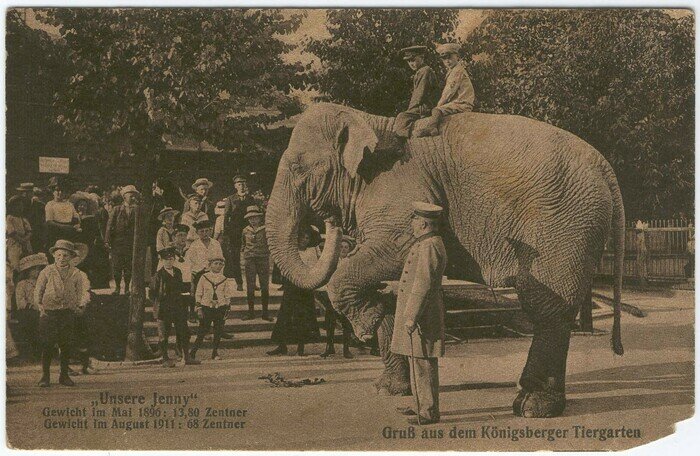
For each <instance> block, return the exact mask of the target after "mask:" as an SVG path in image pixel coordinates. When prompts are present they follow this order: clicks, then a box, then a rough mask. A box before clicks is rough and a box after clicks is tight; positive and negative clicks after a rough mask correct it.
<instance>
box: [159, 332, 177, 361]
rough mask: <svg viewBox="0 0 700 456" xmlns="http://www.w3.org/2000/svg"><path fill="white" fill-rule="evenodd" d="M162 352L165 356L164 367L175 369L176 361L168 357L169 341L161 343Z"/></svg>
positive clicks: (165, 340)
mask: <svg viewBox="0 0 700 456" xmlns="http://www.w3.org/2000/svg"><path fill="white" fill-rule="evenodd" d="M160 351H161V353H162V354H163V367H175V360H172V359H170V357H169V356H168V339H163V340H162V341H160Z"/></svg>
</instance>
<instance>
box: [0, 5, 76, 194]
mask: <svg viewBox="0 0 700 456" xmlns="http://www.w3.org/2000/svg"><path fill="white" fill-rule="evenodd" d="M6 17H7V20H6V24H7V30H6V32H7V33H6V41H5V46H6V49H7V66H6V79H5V83H6V106H7V111H6V112H7V124H6V126H7V135H6V148H7V150H8V160H7V163H6V164H7V170H6V171H7V177H8V179H7V185H8V189H10V188H13V187H14V184H17V181H16V179H20V176H25V177H24V178H25V179H26V174H27V171H28V169H32V170H34V169H36V168H35V167H36V159H35V157H33V156H31V154H32V153H37V151H45V150H52V151H53V150H55V149H56V148H57V147H59V146H58V145H57V141H56V139H57V138H60V137H61V135H62V132H61V129H60V128H59V127H58V126H57V125H55V124H54V123H53V122H52V115H53V113H52V110H51V104H52V101H53V94H54V92H55V89H56V88H57V86H58V84H57V80H58V79H61V78H63V77H65V76H66V74H65V70H66V65H64V64H63V62H64V61H65V47H63V46H61V45H60V43H56V42H54V41H53V40H52V39H51V37H50V36H49V34H48V33H46V32H45V31H43V30H37V29H33V28H31V27H29V26H28V25H27V23H26V21H25V15H24V12H23V11H22V10H18V9H9V10H8V11H7V16H6ZM13 156H14V157H13ZM18 157H21V159H17V158H18ZM27 162H31V163H27Z"/></svg>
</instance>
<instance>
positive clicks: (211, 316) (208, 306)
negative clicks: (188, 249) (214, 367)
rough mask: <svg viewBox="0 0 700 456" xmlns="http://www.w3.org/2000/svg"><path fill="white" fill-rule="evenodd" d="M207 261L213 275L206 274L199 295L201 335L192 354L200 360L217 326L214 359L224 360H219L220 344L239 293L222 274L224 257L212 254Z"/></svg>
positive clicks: (198, 310) (203, 275) (196, 295)
mask: <svg viewBox="0 0 700 456" xmlns="http://www.w3.org/2000/svg"><path fill="white" fill-rule="evenodd" d="M207 261H208V262H209V271H207V272H205V273H204V274H202V276H201V278H200V280H199V283H198V284H197V290H196V292H195V302H196V303H197V314H198V317H199V331H198V333H197V339H196V340H195V341H194V345H193V346H192V351H191V352H190V358H192V359H194V358H195V357H196V355H197V350H198V349H199V346H200V345H201V344H202V341H203V340H204V336H205V335H206V334H207V332H208V331H209V327H210V326H211V325H212V324H213V325H214V343H213V349H212V352H211V359H221V358H220V357H219V344H220V342H221V336H222V335H223V332H224V325H225V323H226V317H227V315H228V312H229V310H230V309H231V305H232V304H233V297H234V293H235V292H234V290H233V285H232V283H231V279H227V278H226V276H224V274H223V273H222V270H223V268H224V256H223V255H222V254H221V252H214V251H212V252H209V253H208V255H207Z"/></svg>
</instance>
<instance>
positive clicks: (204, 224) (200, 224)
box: [192, 219, 211, 230]
mask: <svg viewBox="0 0 700 456" xmlns="http://www.w3.org/2000/svg"><path fill="white" fill-rule="evenodd" d="M192 226H193V227H194V229H195V230H201V229H204V228H211V221H209V220H208V219H207V220H197V221H196V222H194V224H192Z"/></svg>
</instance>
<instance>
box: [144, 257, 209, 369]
mask: <svg viewBox="0 0 700 456" xmlns="http://www.w3.org/2000/svg"><path fill="white" fill-rule="evenodd" d="M158 256H159V257H160V261H161V263H162V267H161V268H160V269H158V271H156V274H155V277H154V279H153V288H151V300H152V301H153V303H154V306H155V307H156V308H157V309H158V310H157V311H156V318H157V319H158V330H159V334H160V348H161V352H162V353H163V367H175V363H174V362H173V361H171V360H170V358H169V357H168V337H169V335H170V328H172V327H173V326H174V327H175V337H176V341H177V345H178V348H179V349H180V351H181V352H182V353H183V356H184V358H185V364H199V363H198V362H196V361H194V360H192V359H190V356H189V351H188V350H189V344H190V333H189V329H188V328H187V300H186V297H185V294H187V293H189V291H190V289H189V287H188V286H187V285H185V283H184V282H183V280H182V271H180V270H179V269H178V268H176V267H175V266H174V263H175V259H176V257H177V252H176V250H175V247H166V248H164V249H162V250H159V251H158Z"/></svg>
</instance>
